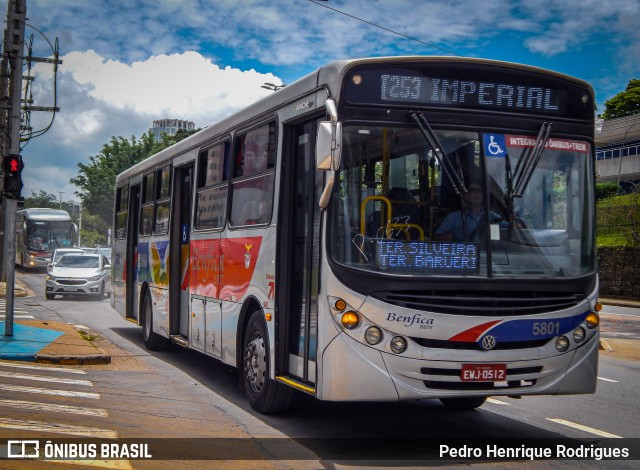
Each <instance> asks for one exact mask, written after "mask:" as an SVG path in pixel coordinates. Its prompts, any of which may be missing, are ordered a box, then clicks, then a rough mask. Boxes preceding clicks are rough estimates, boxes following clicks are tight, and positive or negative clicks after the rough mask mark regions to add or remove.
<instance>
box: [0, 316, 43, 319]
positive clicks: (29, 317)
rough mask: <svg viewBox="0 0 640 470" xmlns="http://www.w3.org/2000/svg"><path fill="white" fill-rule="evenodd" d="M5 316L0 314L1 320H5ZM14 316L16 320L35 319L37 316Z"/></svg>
mask: <svg viewBox="0 0 640 470" xmlns="http://www.w3.org/2000/svg"><path fill="white" fill-rule="evenodd" d="M5 318H6V315H0V320H3V319H5ZM13 318H14V319H16V320H35V319H36V317H34V316H33V315H14V316H13Z"/></svg>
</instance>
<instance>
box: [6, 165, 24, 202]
mask: <svg viewBox="0 0 640 470" xmlns="http://www.w3.org/2000/svg"><path fill="white" fill-rule="evenodd" d="M23 166H24V165H23V163H22V157H21V156H20V155H6V156H5V157H4V159H3V161H2V172H3V173H4V195H5V197H7V198H9V199H20V192H21V191H22V168H23Z"/></svg>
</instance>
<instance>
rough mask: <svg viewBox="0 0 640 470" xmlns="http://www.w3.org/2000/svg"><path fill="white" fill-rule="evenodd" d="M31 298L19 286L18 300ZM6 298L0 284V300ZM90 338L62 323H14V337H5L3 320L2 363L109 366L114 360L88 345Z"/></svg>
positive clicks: (0, 324)
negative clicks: (6, 361) (5, 361)
mask: <svg viewBox="0 0 640 470" xmlns="http://www.w3.org/2000/svg"><path fill="white" fill-rule="evenodd" d="M28 294H29V292H28V289H26V288H25V287H23V286H21V285H19V283H18V282H16V286H15V290H14V295H15V297H26V296H27V295H28ZM5 295H6V285H5V283H4V282H0V299H2V298H5ZM83 334H84V337H83ZM91 334H92V333H91V332H90V331H89V330H88V329H86V328H84V327H81V326H74V325H69V324H66V323H62V322H52V321H43V320H14V322H13V336H5V335H4V320H2V321H0V359H2V360H8V361H29V362H41V363H48V364H109V363H110V362H111V356H110V355H108V354H107V353H106V352H104V351H103V350H102V349H100V348H98V347H96V346H94V345H93V344H92V343H91V341H89V339H90V338H91ZM85 338H87V339H85Z"/></svg>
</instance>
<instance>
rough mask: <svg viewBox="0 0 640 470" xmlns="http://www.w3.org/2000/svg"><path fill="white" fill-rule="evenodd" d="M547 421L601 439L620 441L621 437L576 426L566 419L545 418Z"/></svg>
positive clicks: (579, 425) (581, 425)
mask: <svg viewBox="0 0 640 470" xmlns="http://www.w3.org/2000/svg"><path fill="white" fill-rule="evenodd" d="M545 419H548V420H549V421H553V422H554V423H558V424H563V425H565V426H569V427H570V428H575V429H579V430H580V431H584V432H588V433H590V434H595V435H596V436H601V437H615V438H618V439H622V436H618V435H616V434H611V433H608V432H605V431H600V430H599V429H595V428H590V427H589V426H585V425H583V424H578V423H573V422H571V421H567V420H566V419H560V418H545Z"/></svg>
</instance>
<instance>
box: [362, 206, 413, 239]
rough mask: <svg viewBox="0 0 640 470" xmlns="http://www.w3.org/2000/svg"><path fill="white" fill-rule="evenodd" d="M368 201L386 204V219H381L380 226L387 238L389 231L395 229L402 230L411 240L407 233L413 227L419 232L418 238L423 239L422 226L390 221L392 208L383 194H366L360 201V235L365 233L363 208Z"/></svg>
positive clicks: (389, 235)
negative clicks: (383, 228) (382, 227)
mask: <svg viewBox="0 0 640 470" xmlns="http://www.w3.org/2000/svg"><path fill="white" fill-rule="evenodd" d="M370 201H382V202H384V203H385V204H386V206H387V211H386V212H387V217H386V219H385V220H384V221H383V222H384V223H383V224H381V226H384V227H385V230H384V232H385V233H384V234H385V236H386V237H387V238H391V232H392V230H393V229H397V230H400V231H402V232H404V234H405V236H406V237H407V240H411V235H410V234H409V230H410V229H415V230H417V231H418V233H419V234H420V240H421V241H424V230H423V229H422V227H420V226H419V225H417V224H410V223H400V224H397V223H393V222H391V221H392V220H393V217H392V209H391V201H390V200H389V198H387V197H384V196H368V197H366V198H364V200H363V201H362V202H361V203H360V235H362V236H363V237H364V236H365V233H366V230H367V228H366V219H365V209H366V206H367V203H369V202H370Z"/></svg>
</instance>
